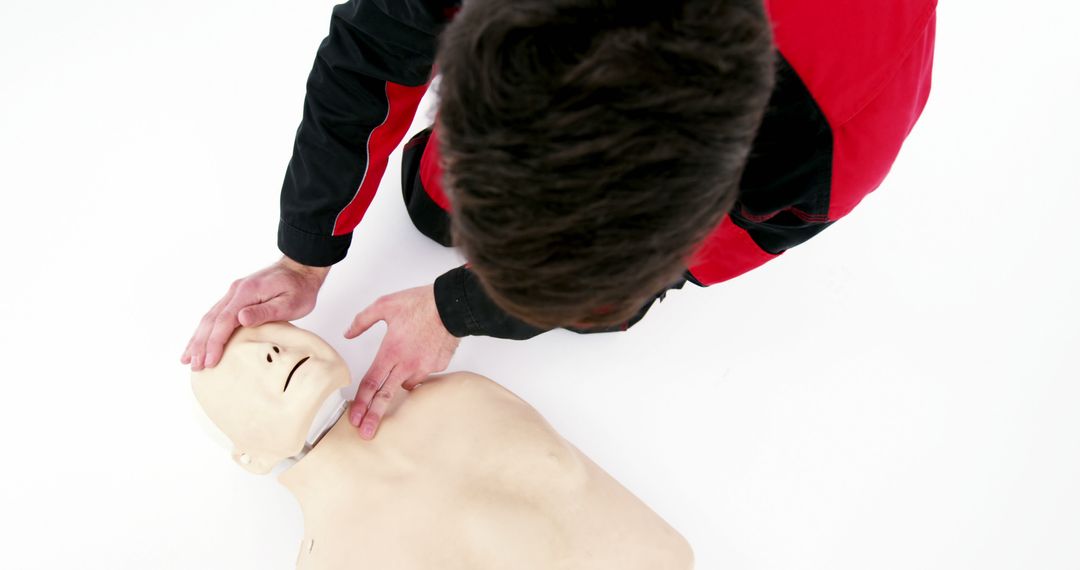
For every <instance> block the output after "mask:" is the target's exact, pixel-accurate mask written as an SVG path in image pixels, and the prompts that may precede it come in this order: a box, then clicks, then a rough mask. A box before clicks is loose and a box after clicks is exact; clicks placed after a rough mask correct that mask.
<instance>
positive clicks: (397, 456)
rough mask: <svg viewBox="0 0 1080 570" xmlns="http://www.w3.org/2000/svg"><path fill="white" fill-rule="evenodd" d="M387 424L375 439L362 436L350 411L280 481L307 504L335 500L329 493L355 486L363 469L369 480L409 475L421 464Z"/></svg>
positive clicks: (390, 478)
mask: <svg viewBox="0 0 1080 570" xmlns="http://www.w3.org/2000/svg"><path fill="white" fill-rule="evenodd" d="M386 427H388V426H383V428H384V429H382V430H380V432H379V434H378V436H377V437H375V438H374V439H371V440H365V439H361V437H360V434H359V433H358V432H357V430H356V428H354V427H353V426H352V424H350V423H349V419H348V414H343V415H342V416H341V417H340V418H338V420H337V422H336V423H334V426H333V427H332V428H330V430H329V431H328V432H327V433H326V435H325V436H323V437H322V439H320V440H319V441H318V442H316V444H315V445H314V446H313V447H312V448H311V450H310V451H308V452H307V453H306V454H305V455H304V456H303V457H302V458H301V459H300V460H299V461H297V462H296V463H295V464H294V465H293V466H292V467H289V468H288V469H286V470H285V471H283V472H282V473H281V474H280V475H279V476H278V482H280V483H281V484H282V485H284V486H285V488H286V489H288V490H289V492H291V493H292V494H293V496H295V497H296V499H297V501H299V502H300V504H301V505H304V504H308V503H311V502H321V501H323V500H332V497H329V495H333V494H334V492H335V490H340V489H344V488H350V487H355V486H356V481H357V476H358V473H361V472H362V473H363V475H364V479H365V480H369V481H370V480H386V481H390V480H394V479H397V478H401V477H407V476H408V475H409V474H410V473H414V472H415V471H416V469H418V466H417V464H416V463H415V461H413V460H412V458H409V457H406V456H405V455H404V454H402V453H401V452H400V451H399V450H398V449H395V443H396V442H395V441H393V440H394V438H393V433H392V432H393V430H388V429H385V428H386Z"/></svg>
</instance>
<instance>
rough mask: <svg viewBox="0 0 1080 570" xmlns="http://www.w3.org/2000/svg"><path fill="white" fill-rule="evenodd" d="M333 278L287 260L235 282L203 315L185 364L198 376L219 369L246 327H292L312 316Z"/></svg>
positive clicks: (319, 269)
mask: <svg viewBox="0 0 1080 570" xmlns="http://www.w3.org/2000/svg"><path fill="white" fill-rule="evenodd" d="M329 272H330V268H329V267H311V266H308V265H301V264H300V263H297V262H295V261H293V260H292V259H289V258H288V257H286V256H282V257H281V259H280V260H278V261H277V262H275V263H274V264H273V265H271V266H269V267H267V268H265V269H261V270H259V271H256V272H255V273H252V274H251V275H248V276H247V277H244V278H242V279H237V280H236V281H233V283H232V285H231V286H230V287H229V291H228V292H227V293H225V296H224V297H222V298H221V300H220V301H218V302H217V304H216V305H214V306H213V307H211V309H210V311H208V312H207V313H206V314H205V315H203V318H202V322H200V323H199V327H198V328H197V329H196V330H195V334H194V335H192V337H191V340H189V341H188V345H187V348H186V349H184V354H183V355H182V356H181V357H180V362H181V363H182V364H188V363H190V364H191V370H192V371H199V370H202V369H203V368H204V367H205V368H213V367H214V366H216V365H217V363H218V361H219V360H221V354H222V352H223V351H224V348H225V343H226V342H228V340H229V337H230V336H232V333H233V331H234V330H236V328H237V327H239V326H240V325H243V326H245V327H254V326H258V325H260V324H262V323H265V322H269V321H291V320H293V319H299V318H300V317H302V316H304V315H306V314H308V313H310V312H311V310H312V309H313V308H315V298H316V297H317V296H318V294H319V289H320V288H321V287H322V284H323V281H325V280H326V274H327V273H329Z"/></svg>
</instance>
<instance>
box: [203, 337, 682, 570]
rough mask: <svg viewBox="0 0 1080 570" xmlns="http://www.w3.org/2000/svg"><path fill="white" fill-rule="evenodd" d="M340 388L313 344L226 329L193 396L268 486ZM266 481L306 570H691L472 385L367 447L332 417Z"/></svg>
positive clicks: (422, 400)
mask: <svg viewBox="0 0 1080 570" xmlns="http://www.w3.org/2000/svg"><path fill="white" fill-rule="evenodd" d="M275 349H276V350H275ZM268 357H269V358H268ZM304 357H308V359H307V360H305V361H304V362H303V363H302V364H301V365H300V366H299V367H298V368H295V372H292V377H291V378H289V379H288V387H287V388H286V387H285V383H286V379H287V378H288V376H289V373H290V371H292V370H293V369H294V367H295V366H296V364H297V363H298V362H299V361H300V360H301V359H302V358H304ZM349 378H350V377H349V372H348V369H347V367H346V365H345V363H344V361H343V360H342V359H341V358H340V356H339V355H338V354H337V353H336V352H335V351H334V349H333V348H332V347H330V346H329V345H327V344H326V343H325V342H324V341H323V340H322V339H321V338H319V337H318V335H315V334H313V333H311V332H308V331H305V330H303V329H300V328H297V327H295V326H294V325H292V324H290V323H284V322H273V323H267V324H264V325H260V326H258V327H253V328H249V327H241V328H239V329H237V330H236V332H234V333H233V336H232V338H230V339H229V342H228V343H227V344H226V347H225V353H224V355H223V357H222V360H221V362H220V363H219V364H218V365H217V366H216V367H214V368H210V369H203V370H201V371H198V372H193V373H192V388H193V390H194V392H195V395H196V398H197V399H198V401H199V403H200V404H201V405H202V407H203V410H204V411H206V413H207V415H208V416H209V417H210V419H211V420H212V421H213V422H214V423H215V424H216V425H217V426H218V427H219V428H221V431H222V432H224V434H225V435H226V436H227V437H228V438H229V439H230V440H231V441H232V442H233V444H234V446H235V447H236V449H235V450H234V452H233V458H234V459H235V460H236V461H237V462H238V463H240V464H241V465H242V466H243V467H244V468H246V469H248V470H249V471H252V472H255V473H267V472H269V471H270V470H271V469H272V468H273V467H274V465H275V464H277V463H278V462H279V461H280V460H282V459H284V458H286V457H289V456H292V455H295V454H296V453H298V452H299V451H300V450H301V449H302V448H303V446H304V443H305V438H306V436H307V434H308V429H309V427H310V425H311V423H312V420H313V419H314V416H315V415H316V412H317V411H318V408H319V406H320V405H321V404H322V403H323V400H325V399H326V397H327V396H328V395H329V394H330V393H331V392H333V391H334V390H336V389H340V388H342V387H344V386H347V385H348V384H349ZM463 410H465V411H467V413H461V411H463ZM278 480H279V481H280V482H281V483H282V484H284V485H285V487H286V488H288V489H289V491H291V492H292V493H293V495H294V496H295V497H296V498H297V500H298V501H299V503H300V508H301V511H302V512H303V515H304V533H305V537H304V540H303V541H302V543H301V547H300V553H299V556H298V558H297V568H299V569H303V570H308V569H319V570H337V569H345V568H350V569H352V568H395V569H399V570H431V569H435V568H438V569H440V570H455V569H460V570H488V569H490V570H495V569H498V570H505V569H508V568H513V569H515V570H534V569H535V570H541V569H543V570H553V569H558V570H578V569H581V570H584V569H601V568H602V569H618V570H638V569H640V570H646V569H648V570H667V569H670V570H676V569H678V570H686V569H690V568H692V567H693V553H692V551H691V549H690V546H689V544H688V543H687V542H686V540H685V539H684V538H683V537H682V536H681V535H680V534H679V533H678V532H676V531H675V530H674V529H673V528H671V526H669V525H668V524H667V523H666V522H665V521H664V520H663V519H661V518H660V517H659V516H658V515H657V514H656V513H654V512H653V511H652V510H650V509H649V508H648V507H647V506H646V505H645V504H644V503H642V502H641V501H640V500H639V499H638V498H637V497H635V496H634V495H633V494H631V493H630V492H629V491H628V490H627V489H625V488H624V487H623V486H622V485H620V484H619V483H618V482H617V481H615V480H614V479H612V478H611V476H609V475H608V474H607V473H605V472H604V471H603V470H602V469H600V467H599V466H597V465H596V464H595V463H593V462H592V461H591V460H590V459H589V458H587V457H585V456H584V455H583V454H582V453H581V452H580V451H579V450H578V449H577V448H576V447H574V446H573V445H572V444H570V443H569V442H568V441H566V440H565V439H563V438H562V437H561V436H560V435H559V434H558V433H557V432H556V431H555V430H554V429H553V428H552V427H551V425H550V424H548V423H547V422H546V421H545V420H544V419H543V417H541V416H540V414H539V413H538V412H537V411H536V410H535V409H534V408H532V406H530V405H529V404H527V403H526V402H524V401H522V400H521V399H520V398H518V397H517V396H516V395H514V394H513V393H512V392H510V391H509V390H506V389H505V388H503V387H502V386H500V385H498V384H496V383H495V382H493V381H492V380H490V379H488V378H485V377H483V376H479V375H476V374H472V373H461V372H459V373H453V374H446V375H441V376H433V377H431V378H429V379H428V380H427V381H426V382H425V383H423V384H421V385H418V386H417V387H416V388H414V389H413V390H412V391H411V393H408V395H407V396H406V397H401V394H399V397H397V398H396V401H395V402H392V403H391V406H390V409H389V411H388V413H387V415H386V417H385V418H384V419H383V422H382V424H381V426H380V428H379V432H378V434H377V435H376V437H375V438H374V439H372V440H370V441H368V440H363V439H361V438H360V436H359V435H358V434H357V433H356V429H355V428H353V427H352V426H351V425H350V424H349V422H348V419H347V416H342V417H341V419H339V420H338V421H337V423H336V424H335V425H334V427H333V428H332V429H331V430H330V431H329V432H328V433H327V434H326V435H325V437H323V438H322V439H321V440H320V441H319V442H318V443H317V445H315V447H314V448H313V449H311V450H310V451H309V452H308V453H307V454H306V455H304V457H303V458H302V459H300V460H299V461H298V462H297V463H296V464H295V465H293V466H292V467H290V468H288V469H287V470H285V471H284V472H283V473H281V475H280V476H279V477H278Z"/></svg>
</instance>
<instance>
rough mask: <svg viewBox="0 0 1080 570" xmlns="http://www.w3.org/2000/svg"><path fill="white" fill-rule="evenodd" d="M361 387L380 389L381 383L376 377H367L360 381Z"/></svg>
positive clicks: (364, 388)
mask: <svg viewBox="0 0 1080 570" xmlns="http://www.w3.org/2000/svg"><path fill="white" fill-rule="evenodd" d="M360 389H361V390H371V391H375V390H378V389H379V383H378V381H376V380H375V379H374V378H367V379H364V380H363V381H361V382H360Z"/></svg>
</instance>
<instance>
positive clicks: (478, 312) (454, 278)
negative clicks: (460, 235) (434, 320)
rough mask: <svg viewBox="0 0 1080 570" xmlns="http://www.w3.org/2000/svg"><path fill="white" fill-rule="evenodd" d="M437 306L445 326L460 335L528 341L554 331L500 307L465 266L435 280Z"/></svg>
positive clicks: (453, 333) (457, 335)
mask: <svg viewBox="0 0 1080 570" xmlns="http://www.w3.org/2000/svg"><path fill="white" fill-rule="evenodd" d="M435 306H436V308H437V309H438V310H439V318H441V319H442V322H443V326H445V327H446V330H447V331H450V334H452V335H454V336H456V337H463V336H471V335H475V336H490V337H495V338H506V339H513V340H525V339H527V338H532V337H534V336H536V335H538V334H540V333H543V332H547V331H548V330H550V329H542V328H538V327H534V326H532V325H530V324H527V323H524V322H522V321H520V320H518V319H517V318H515V317H512V316H510V315H508V314H507V313H506V312H504V311H503V310H502V309H500V308H499V307H498V306H497V305H496V304H495V302H494V301H492V300H491V299H490V298H489V297H488V296H487V293H486V292H484V289H483V287H482V286H481V285H480V280H479V279H477V278H476V275H474V274H473V272H472V271H470V270H469V269H468V268H467V267H466V266H464V265H462V266H461V267H455V268H454V269H451V270H450V271H447V272H446V273H443V274H442V275H440V276H439V277H437V278H436V279H435Z"/></svg>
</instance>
